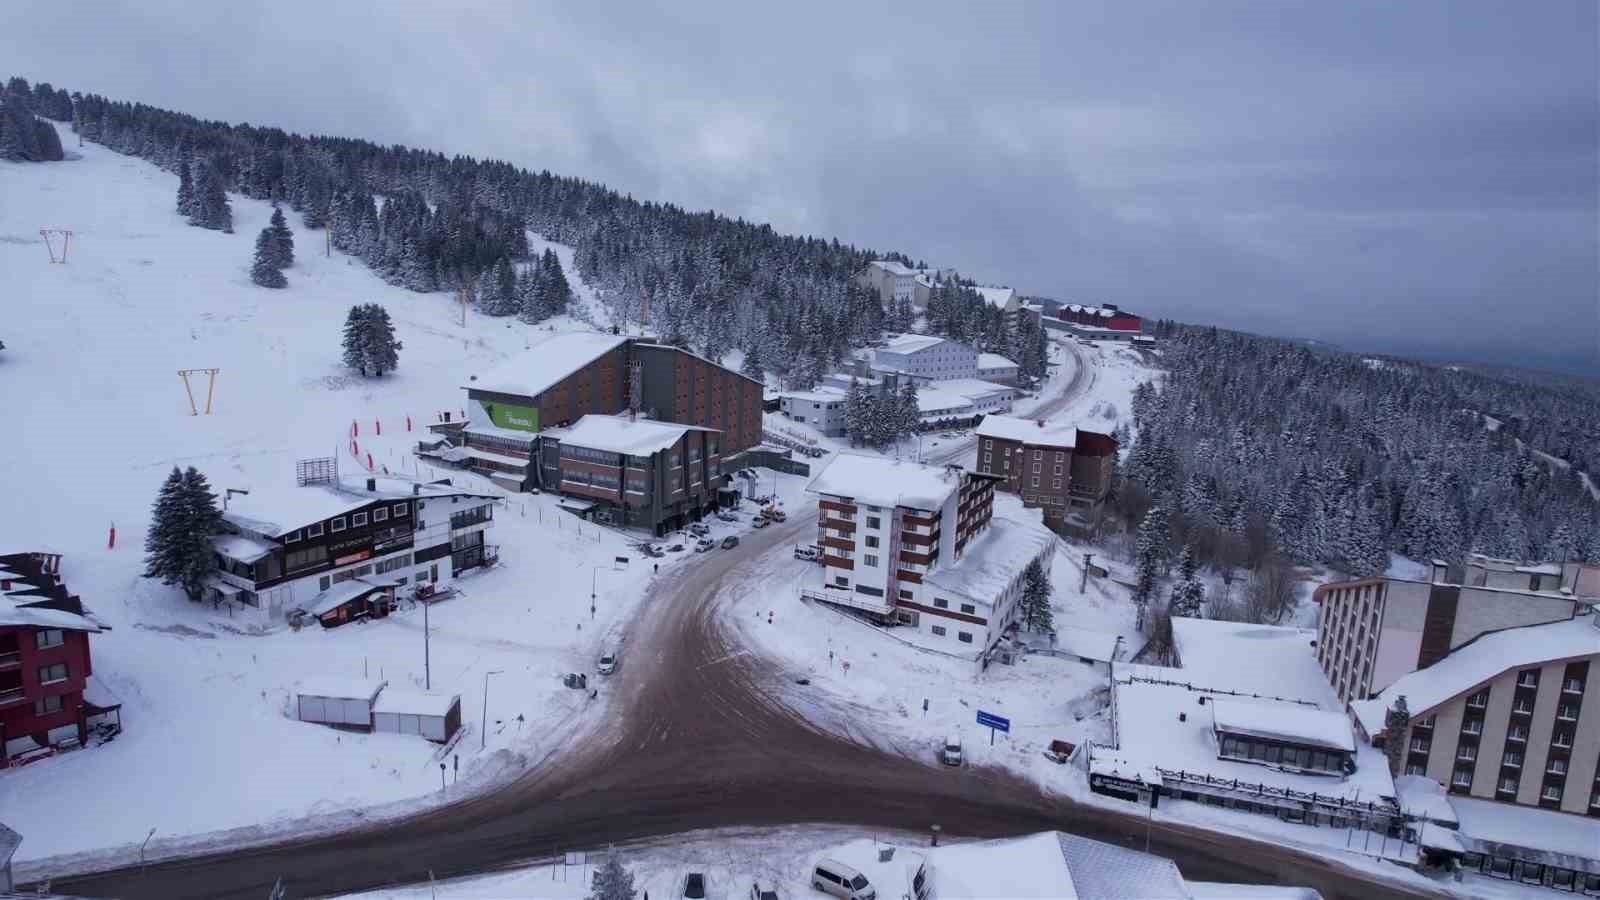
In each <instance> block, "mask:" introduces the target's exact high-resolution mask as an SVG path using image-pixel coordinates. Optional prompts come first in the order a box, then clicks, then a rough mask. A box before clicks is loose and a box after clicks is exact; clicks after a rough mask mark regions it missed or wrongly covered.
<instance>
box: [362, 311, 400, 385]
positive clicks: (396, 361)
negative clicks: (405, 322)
mask: <svg viewBox="0 0 1600 900" xmlns="http://www.w3.org/2000/svg"><path fill="white" fill-rule="evenodd" d="M363 325H364V328H363V331H364V337H363V341H362V350H363V353H364V354H365V359H366V362H365V365H364V366H363V368H362V371H363V374H364V373H365V371H366V369H369V368H370V369H372V371H373V374H375V375H377V376H378V377H379V378H382V377H383V373H385V372H392V371H394V369H395V368H396V367H397V366H399V365H400V353H399V351H400V342H399V341H397V340H395V338H394V323H393V322H391V321H390V320H389V311H388V310H387V309H384V308H383V307H382V306H381V305H379V304H377V303H369V304H367V312H366V315H365V316H364V323H363Z"/></svg>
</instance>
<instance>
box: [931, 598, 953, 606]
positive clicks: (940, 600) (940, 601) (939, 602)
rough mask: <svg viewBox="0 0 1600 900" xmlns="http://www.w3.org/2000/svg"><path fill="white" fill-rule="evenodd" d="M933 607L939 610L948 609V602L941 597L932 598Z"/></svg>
mask: <svg viewBox="0 0 1600 900" xmlns="http://www.w3.org/2000/svg"><path fill="white" fill-rule="evenodd" d="M933 605H934V606H935V607H937V608H939V609H949V608H950V601H949V600H946V599H945V598H943V597H935V598H933Z"/></svg>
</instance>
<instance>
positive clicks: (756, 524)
mask: <svg viewBox="0 0 1600 900" xmlns="http://www.w3.org/2000/svg"><path fill="white" fill-rule="evenodd" d="M771 524H772V520H771V519H769V518H767V517H766V516H756V517H755V520H754V521H752V522H751V523H750V527H751V528H765V527H767V526H768V525H771Z"/></svg>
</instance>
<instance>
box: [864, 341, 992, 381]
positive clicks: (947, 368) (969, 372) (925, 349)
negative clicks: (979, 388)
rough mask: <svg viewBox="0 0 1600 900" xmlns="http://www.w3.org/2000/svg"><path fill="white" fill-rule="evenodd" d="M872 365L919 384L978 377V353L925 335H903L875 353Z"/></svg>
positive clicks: (964, 346)
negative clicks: (901, 374) (916, 381)
mask: <svg viewBox="0 0 1600 900" xmlns="http://www.w3.org/2000/svg"><path fill="white" fill-rule="evenodd" d="M872 362H873V365H874V366H875V367H877V368H881V369H889V370H892V371H895V372H900V373H903V374H906V375H909V376H911V377H913V378H916V379H918V380H919V381H944V380H947V379H951V378H972V379H975V378H977V377H978V351H976V350H974V349H972V348H971V347H969V346H967V345H966V344H963V343H961V342H960V341H952V340H949V339H947V338H941V337H933V336H932V335H925V334H902V335H900V336H898V337H895V338H891V339H890V340H888V341H885V342H884V345H883V346H882V347H879V348H877V349H875V350H874V351H873V357H872Z"/></svg>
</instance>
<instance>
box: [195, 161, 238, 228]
mask: <svg viewBox="0 0 1600 900" xmlns="http://www.w3.org/2000/svg"><path fill="white" fill-rule="evenodd" d="M192 190H193V199H192V201H191V205H190V211H189V224H190V225H198V226H199V227H201V228H209V229H211V230H213V231H221V232H224V233H227V234H232V233H233V208H232V207H231V206H229V205H228V193H227V191H226V190H225V189H224V188H223V184H222V176H221V175H219V174H217V169H216V167H215V166H213V165H212V164H211V162H210V161H209V160H205V159H201V160H197V161H196V162H195V164H194V174H193V184H192Z"/></svg>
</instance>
